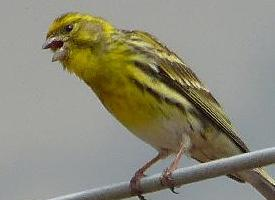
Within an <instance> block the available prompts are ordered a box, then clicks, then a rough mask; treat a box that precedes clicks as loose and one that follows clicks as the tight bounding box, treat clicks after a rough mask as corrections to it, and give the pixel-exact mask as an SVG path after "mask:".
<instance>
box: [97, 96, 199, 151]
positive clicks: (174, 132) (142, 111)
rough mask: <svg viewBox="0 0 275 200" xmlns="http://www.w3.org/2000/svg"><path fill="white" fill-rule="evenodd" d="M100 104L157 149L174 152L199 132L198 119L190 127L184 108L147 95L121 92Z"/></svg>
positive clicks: (193, 120)
mask: <svg viewBox="0 0 275 200" xmlns="http://www.w3.org/2000/svg"><path fill="white" fill-rule="evenodd" d="M102 102H103V104H104V105H105V107H106V108H107V109H108V110H109V111H110V112H111V113H112V114H113V115H114V116H115V117H116V118H117V119H118V120H119V121H120V122H121V123H122V124H123V125H124V126H125V127H127V128H128V129H129V130H130V131H131V132H132V133H133V134H134V135H136V136H137V137H138V138H140V139H142V140H143V141H145V142H146V143H148V144H150V145H151V146H153V147H154V148H156V149H158V150H159V149H167V150H169V151H170V152H171V153H176V152H177V151H178V150H179V146H180V144H181V143H182V142H186V143H188V142H189V139H188V137H189V136H188V134H190V133H191V132H194V130H198V129H201V126H200V121H199V120H198V121H196V120H195V119H192V124H190V123H191V122H190V120H189V119H188V117H189V116H188V115H187V112H186V111H185V110H184V108H179V107H178V106H177V105H175V104H172V103H168V102H166V101H163V100H161V99H157V97H155V96H152V95H150V94H147V93H141V92H139V93H138V92H137V93H127V92H125V93H124V94H123V95H119V96H109V97H108V98H105V99H104V101H102ZM185 140H186V141H185Z"/></svg>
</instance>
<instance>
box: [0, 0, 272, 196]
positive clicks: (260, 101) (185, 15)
mask: <svg viewBox="0 0 275 200" xmlns="http://www.w3.org/2000/svg"><path fill="white" fill-rule="evenodd" d="M67 11H82V12H88V13H94V14H95V15H100V16H102V17H104V18H106V19H109V20H110V21H111V22H112V23H114V24H115V25H117V26H118V27H120V28H123V29H142V30H146V31H148V32H151V33H153V34H155V35H156V36H158V38H159V39H161V40H162V41H165V43H166V44H168V46H169V47H170V48H171V49H173V50H174V51H175V52H177V54H178V55H179V56H181V57H182V56H184V57H185V58H186V60H187V62H188V63H189V64H191V66H192V69H193V70H194V71H195V72H196V73H197V74H198V75H199V77H201V79H202V80H203V81H204V82H205V83H206V84H207V85H208V86H209V88H210V89H211V90H212V92H213V93H214V95H215V96H216V97H217V99H219V100H220V101H221V103H222V104H223V105H224V107H225V110H226V111H227V112H228V114H229V115H230V116H231V119H232V121H233V123H234V124H235V125H236V127H237V128H238V129H239V130H240V132H241V133H242V138H243V139H244V140H245V141H246V142H247V143H248V144H249V146H250V148H251V149H253V150H257V149H261V148H265V147H271V146H275V136H274V129H275V123H274V122H275V120H274V112H275V78H274V74H275V55H274V47H275V39H274V35H275V26H274V25H275V2H274V1H272V0H270V1H267V0H266V1H264V0H262V1H256V0H254V1H253V0H238V1H225V0H224V1H221V0H215V1H214V0H201V1H192V0H189V1H187V0H184V1H183V0H178V1H165V0H162V1H146V0H139V1H129V0H121V1H111V0H109V1H102V0H97V1H92V0H90V1H88V0H79V1H67V0H59V1H53V0H51V1H42V0H25V1H15V0H9V1H8V0H2V1H1V7H0V16H1V17H0V24H1V34H0V55H1V73H0V92H1V97H0V123H1V126H0V138H1V139H0V199H1V200H5V199H8V200H27V199H46V198H50V197H54V196H57V195H62V194H67V193H72V192H77V191H81V190H84V189H88V188H93V187H96V186H101V185H106V184H110V183H115V182H120V181H126V180H129V179H130V177H131V176H132V175H133V173H134V171H135V170H136V169H137V168H138V167H140V166H141V165H142V164H143V163H144V162H145V161H146V160H148V159H150V158H151V157H152V156H153V155H155V154H156V152H155V150H153V149H152V148H151V147H150V146H148V145H146V144H144V143H143V142H142V141H140V140H138V139H136V138H135V137H134V136H132V135H131V134H129V133H128V131H127V130H126V129H125V128H124V127H122V126H121V125H120V124H119V123H118V122H117V121H116V120H115V119H114V118H113V117H112V116H111V115H110V114H109V113H108V112H107V111H106V110H105V109H104V108H103V107H102V105H101V104H100V103H99V101H98V99H97V98H96V97H95V95H94V94H93V93H92V92H91V91H90V90H89V89H88V87H87V86H86V85H84V84H83V83H82V82H81V81H79V80H78V78H76V77H74V76H70V75H68V74H65V73H64V72H63V70H62V68H61V67H60V65H59V64H58V63H51V55H52V54H51V53H50V51H42V50H41V45H42V43H43V41H44V39H45V35H46V32H47V28H48V25H49V24H50V22H51V21H52V20H53V19H54V18H55V17H56V16H58V15H60V14H62V13H64V12H67ZM169 162H170V160H166V161H164V162H162V163H160V164H158V165H157V166H156V167H154V168H153V169H152V170H150V172H149V174H152V173H156V172H161V171H162V170H163V169H164V168H165V167H166V166H167V165H168V164H169ZM195 163H196V162H194V161H191V160H190V159H189V158H185V159H184V160H183V161H182V163H181V166H188V165H191V164H195ZM269 171H270V173H271V174H272V175H273V176H275V167H274V166H273V167H272V166H271V167H269ZM178 191H179V192H180V194H179V195H174V194H171V193H170V192H169V191H168V190H165V191H162V192H158V193H154V194H150V195H146V196H147V197H148V199H154V200H158V199H171V200H179V199H188V200H195V199H204V200H207V199H209V200H216V199H224V200H226V199H242V200H256V199H262V197H261V196H260V195H258V193H257V192H255V191H254V190H253V189H252V188H251V187H249V186H248V185H242V184H238V183H236V182H234V181H232V180H229V179H227V178H225V177H220V178H216V179H212V180H207V181H203V182H200V183H195V184H191V185H186V186H184V187H182V188H181V189H178Z"/></svg>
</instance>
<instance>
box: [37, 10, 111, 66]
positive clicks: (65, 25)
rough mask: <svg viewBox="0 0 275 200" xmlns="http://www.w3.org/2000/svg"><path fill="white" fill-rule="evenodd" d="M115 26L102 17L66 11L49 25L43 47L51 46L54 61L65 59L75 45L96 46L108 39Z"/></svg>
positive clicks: (83, 46) (81, 46) (80, 46)
mask: <svg viewBox="0 0 275 200" xmlns="http://www.w3.org/2000/svg"><path fill="white" fill-rule="evenodd" d="M114 31H115V28H114V27H113V26H112V25H111V24H110V23H109V22H107V21H105V20H104V19H102V18H100V17H94V16H91V15H86V14H81V13H66V14H64V15H62V16H60V17H58V18H56V19H55V20H54V21H53V23H52V24H51V25H50V27H49V31H48V33H47V37H46V41H45V43H44V44H43V46H42V48H43V49H48V48H50V49H51V50H53V52H54V55H53V57H52V61H53V62H54V61H58V60H59V61H61V62H62V61H64V60H66V59H67V58H68V57H69V54H70V51H71V50H72V49H73V48H74V47H78V48H85V47H90V48H93V47H96V46H97V45H99V44H101V45H102V43H103V41H106V40H107V39H108V38H110V37H109V36H110V35H111V34H112V33H113V32H114Z"/></svg>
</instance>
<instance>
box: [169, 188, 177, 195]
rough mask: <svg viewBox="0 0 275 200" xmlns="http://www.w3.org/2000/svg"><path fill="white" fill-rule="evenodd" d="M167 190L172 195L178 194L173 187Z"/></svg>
mask: <svg viewBox="0 0 275 200" xmlns="http://www.w3.org/2000/svg"><path fill="white" fill-rule="evenodd" d="M169 189H170V191H171V192H172V193H174V194H179V193H178V192H176V191H175V187H170V188H169Z"/></svg>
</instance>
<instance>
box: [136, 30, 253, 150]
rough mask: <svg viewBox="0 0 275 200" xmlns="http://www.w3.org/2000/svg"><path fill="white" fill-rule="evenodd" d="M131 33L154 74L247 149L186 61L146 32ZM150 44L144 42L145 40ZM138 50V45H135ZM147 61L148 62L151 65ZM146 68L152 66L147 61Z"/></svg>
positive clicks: (242, 147) (240, 146)
mask: <svg viewBox="0 0 275 200" xmlns="http://www.w3.org/2000/svg"><path fill="white" fill-rule="evenodd" d="M131 33H132V34H131V37H132V38H134V39H135V41H137V42H138V39H140V42H141V43H142V41H145V42H144V43H143V44H144V48H143V49H142V50H143V51H144V52H145V53H146V54H147V55H149V56H150V57H152V58H153V60H154V63H152V64H153V65H155V66H154V67H155V69H157V70H152V73H155V75H156V77H158V79H160V80H161V81H162V82H164V83H165V84H167V85H169V86H170V87H171V88H173V89H174V90H176V91H177V92H179V93H180V94H182V95H183V96H184V97H185V98H187V99H188V100H189V101H190V102H192V103H193V104H194V105H195V106H196V108H197V109H199V110H200V111H201V112H203V113H204V114H205V115H206V116H207V117H208V118H209V119H210V120H211V121H212V122H213V123H214V124H216V125H217V126H218V127H219V128H221V129H222V130H223V132H224V133H225V134H227V135H228V137H229V138H230V139H232V140H233V142H234V143H236V144H237V146H239V148H240V149H241V150H242V151H243V152H248V151H249V150H248V148H247V146H246V145H245V144H244V142H243V141H242V140H241V139H240V138H239V137H238V136H237V134H236V131H235V130H234V128H233V126H232V124H231V122H230V120H229V119H228V117H227V116H226V114H225V112H224V111H223V109H222V107H221V106H220V104H219V103H218V102H217V101H216V99H215V98H214V97H213V96H212V95H211V93H210V92H209V91H208V90H207V88H206V87H205V86H204V85H203V84H202V82H201V81H200V80H199V79H198V78H197V76H196V75H195V74H194V73H193V72H192V70H191V69H190V68H188V67H187V66H186V64H185V63H184V62H183V61H182V60H181V59H179V58H178V57H177V55H176V54H174V53H173V52H171V51H170V50H169V49H168V48H167V47H166V46H164V45H163V44H161V43H160V42H158V41H157V39H156V38H154V37H153V36H151V35H150V34H148V33H144V32H139V31H133V32H131ZM148 43H149V44H151V46H145V45H146V44H148ZM139 50H141V49H139ZM152 64H151V65H152ZM147 67H148V68H150V67H151V68H152V66H150V65H148V66H147Z"/></svg>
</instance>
